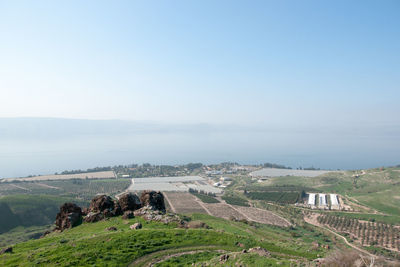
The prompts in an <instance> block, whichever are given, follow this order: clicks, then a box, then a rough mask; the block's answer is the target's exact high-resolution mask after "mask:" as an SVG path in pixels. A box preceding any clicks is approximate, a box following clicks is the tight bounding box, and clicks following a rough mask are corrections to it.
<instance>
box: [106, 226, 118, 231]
mask: <svg viewBox="0 0 400 267" xmlns="http://www.w3.org/2000/svg"><path fill="white" fill-rule="evenodd" d="M106 230H107V231H117V227H114V226H110V227H108V228H106Z"/></svg>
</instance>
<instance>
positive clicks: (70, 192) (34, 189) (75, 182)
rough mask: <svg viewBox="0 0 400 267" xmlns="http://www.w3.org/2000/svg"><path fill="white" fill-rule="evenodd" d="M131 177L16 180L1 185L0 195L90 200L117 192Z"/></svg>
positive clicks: (124, 187)
mask: <svg viewBox="0 0 400 267" xmlns="http://www.w3.org/2000/svg"><path fill="white" fill-rule="evenodd" d="M130 183H131V180H130V179H87V180H86V179H83V180H82V179H68V180H54V181H41V182H38V181H36V182H14V183H3V184H1V185H0V197H1V196H7V195H17V194H19V195H21V194H22V195H52V196H63V197H71V198H77V199H83V200H90V199H92V198H93V196H95V195H96V194H99V193H105V194H111V195H114V194H117V193H120V192H122V191H124V190H125V189H126V188H127V187H128V186H129V185H130Z"/></svg>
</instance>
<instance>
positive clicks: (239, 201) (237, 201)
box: [221, 196, 249, 207]
mask: <svg viewBox="0 0 400 267" xmlns="http://www.w3.org/2000/svg"><path fill="white" fill-rule="evenodd" d="M221 198H222V199H223V200H225V201H226V203H228V204H231V205H237V206H243V207H249V203H248V202H247V200H245V199H243V198H240V197H235V196H222V197H221Z"/></svg>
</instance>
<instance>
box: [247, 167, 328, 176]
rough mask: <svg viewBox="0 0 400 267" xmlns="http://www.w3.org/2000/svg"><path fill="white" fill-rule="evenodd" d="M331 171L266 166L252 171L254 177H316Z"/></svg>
mask: <svg viewBox="0 0 400 267" xmlns="http://www.w3.org/2000/svg"><path fill="white" fill-rule="evenodd" d="M329 172H330V171H324V170H322V171H321V170H292V169H278V168H264V169H261V170H257V171H254V172H252V173H250V176H253V177H280V176H302V177H316V176H320V175H322V174H325V173H329Z"/></svg>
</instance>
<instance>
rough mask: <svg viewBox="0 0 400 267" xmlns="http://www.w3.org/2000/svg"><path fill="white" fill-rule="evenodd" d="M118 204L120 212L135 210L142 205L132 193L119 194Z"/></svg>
mask: <svg viewBox="0 0 400 267" xmlns="http://www.w3.org/2000/svg"><path fill="white" fill-rule="evenodd" d="M118 204H119V205H120V207H121V210H122V212H126V211H135V210H137V209H140V207H141V206H142V205H141V203H140V199H139V197H138V196H137V195H136V194H133V193H125V194H123V195H122V196H120V198H119V199H118Z"/></svg>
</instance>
